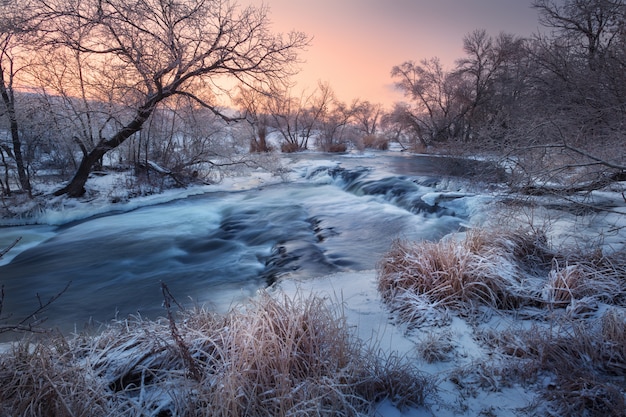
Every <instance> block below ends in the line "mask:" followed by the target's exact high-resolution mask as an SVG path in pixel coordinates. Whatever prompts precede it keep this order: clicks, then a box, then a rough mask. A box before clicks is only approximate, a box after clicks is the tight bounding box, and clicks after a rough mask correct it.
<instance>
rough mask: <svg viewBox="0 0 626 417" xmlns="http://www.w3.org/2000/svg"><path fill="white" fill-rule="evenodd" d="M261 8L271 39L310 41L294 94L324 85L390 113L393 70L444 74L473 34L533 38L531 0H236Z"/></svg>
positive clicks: (394, 97)
mask: <svg viewBox="0 0 626 417" xmlns="http://www.w3.org/2000/svg"><path fill="white" fill-rule="evenodd" d="M239 2H240V4H241V5H242V6H245V5H248V4H251V5H257V6H258V5H261V4H265V5H267V6H268V7H269V9H270V18H271V21H272V27H273V29H274V31H276V32H288V31H290V30H298V31H303V32H305V33H306V34H307V35H309V36H310V37H312V38H313V41H312V44H311V46H310V47H309V48H308V50H307V51H305V52H303V53H302V54H301V58H302V59H303V60H305V61H306V62H305V63H304V64H303V65H302V71H301V73H300V74H299V75H298V77H297V78H296V81H297V82H298V85H297V89H302V88H307V89H308V90H307V91H312V89H314V88H315V86H316V84H317V81H318V80H319V81H323V82H328V83H329V84H330V86H331V87H332V89H333V90H334V91H335V93H336V94H337V96H338V98H339V99H340V100H342V101H345V102H350V101H351V100H352V99H355V98H359V99H362V100H369V101H371V102H373V103H382V104H384V105H390V104H391V103H393V102H394V101H399V100H401V99H402V95H401V94H400V93H398V92H394V91H393V88H392V83H393V80H392V79H391V77H390V75H389V73H390V71H391V68H392V67H393V66H394V65H398V64H401V63H402V62H404V61H407V60H414V61H419V60H421V59H423V58H431V57H434V56H437V57H439V58H440V59H441V61H442V63H443V64H444V65H445V66H446V67H448V68H449V67H451V66H452V65H453V63H454V60H455V59H457V58H460V57H461V56H462V55H463V51H462V40H463V37H464V36H465V35H466V34H467V33H470V32H471V31H473V30H475V29H485V30H487V32H488V33H489V34H490V35H497V34H498V33H500V32H502V31H504V32H507V33H514V34H516V35H520V36H528V35H530V34H532V33H534V32H536V31H537V30H538V23H537V13H536V11H535V10H534V9H532V8H531V7H530V5H531V3H532V0H239Z"/></svg>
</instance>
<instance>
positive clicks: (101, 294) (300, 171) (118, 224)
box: [0, 152, 484, 332]
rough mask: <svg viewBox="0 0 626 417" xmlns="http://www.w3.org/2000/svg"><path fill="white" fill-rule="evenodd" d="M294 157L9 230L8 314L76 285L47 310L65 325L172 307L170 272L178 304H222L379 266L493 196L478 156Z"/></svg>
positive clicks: (4, 279)
mask: <svg viewBox="0 0 626 417" xmlns="http://www.w3.org/2000/svg"><path fill="white" fill-rule="evenodd" d="M293 158H294V164H295V163H297V165H294V166H297V168H296V169H295V170H294V172H293V174H292V180H291V181H288V182H281V183H277V184H274V185H269V186H264V187H261V188H255V189H252V190H247V191H216V192H208V193H205V194H202V195H197V196H193V197H189V198H185V199H180V200H176V201H172V202H168V203H165V204H158V205H152V206H147V207H142V208H139V209H136V210H133V211H129V212H124V213H119V212H110V213H107V214H105V215H99V216H97V217H93V218H88V219H84V220H80V221H74V222H70V223H67V224H63V225H60V226H57V225H55V226H52V225H37V226H20V227H10V228H8V227H7V228H2V229H0V233H2V234H3V236H0V237H2V238H4V241H3V240H2V239H0V243H2V244H4V243H6V242H8V241H10V239H12V237H13V236H17V235H19V236H22V237H23V239H24V242H25V243H27V244H28V243H29V242H30V244H29V245H28V246H27V249H23V250H22V251H20V252H19V253H18V254H17V256H15V257H14V258H13V259H11V260H10V262H8V263H7V262H6V261H5V264H4V265H2V266H0V282H1V283H2V284H3V285H4V292H5V300H4V309H3V316H4V317H7V316H10V317H11V318H20V317H23V316H24V315H26V314H28V313H30V312H31V311H32V310H33V309H34V308H36V307H37V305H38V303H39V301H38V297H39V299H40V300H41V301H42V302H45V301H47V300H48V299H49V298H50V297H51V296H53V295H54V294H56V293H57V292H59V291H60V290H62V289H63V288H64V287H65V286H66V285H68V284H69V288H68V289H67V290H66V291H65V293H63V294H62V296H61V297H60V298H59V299H58V300H56V301H55V302H54V303H53V304H52V305H51V306H50V308H49V309H48V310H47V311H46V313H45V316H46V317H47V321H46V323H45V325H46V326H47V327H58V328H59V329H61V330H62V331H64V332H69V331H74V330H81V329H82V328H83V326H85V325H86V324H88V323H90V324H91V325H98V324H100V323H106V322H108V321H110V320H111V319H114V318H123V317H126V316H127V315H129V314H140V315H142V316H144V317H150V318H154V317H157V316H162V315H164V314H165V311H164V309H163V307H162V301H163V296H162V293H161V283H162V282H163V283H166V284H167V286H168V288H169V289H170V292H171V293H172V294H173V295H174V297H175V298H176V299H177V300H178V301H179V302H180V303H181V304H184V305H186V306H192V305H194V304H196V305H204V306H207V307H208V308H215V309H218V310H225V309H227V308H228V307H229V306H230V305H232V303H236V302H239V301H241V300H242V299H245V298H246V297H249V296H252V295H254V293H255V292H256V291H257V290H258V289H260V288H263V287H266V286H268V285H271V283H272V282H274V281H276V280H278V279H294V278H297V279H306V278H307V277H314V276H320V275H327V274H332V273H334V272H339V271H364V270H371V269H373V268H375V267H376V263H377V262H378V260H379V259H380V258H381V256H382V255H383V254H384V253H385V251H387V250H388V249H389V246H390V244H391V243H392V241H393V240H394V239H397V238H406V239H412V240H421V239H430V240H434V239H439V238H441V237H442V236H444V235H446V234H448V233H451V232H455V231H458V230H462V229H463V225H464V224H465V223H466V222H468V221H469V218H470V217H471V214H472V210H474V209H476V208H477V207H479V206H480V204H481V202H482V201H483V199H484V197H483V196H480V195H473V194H470V193H467V192H465V187H464V184H466V182H467V181H468V180H469V179H470V177H471V175H472V172H473V170H475V169H476V165H475V164H478V163H473V164H474V165H472V164H470V163H468V162H463V163H461V162H459V161H451V160H444V159H442V158H434V157H425V156H411V155H405V154H403V153H399V152H396V153H374V154H372V155H370V156H369V157H354V156H353V155H345V156H332V157H331V156H329V155H319V154H317V155H316V154H306V155H298V156H294V157H293ZM482 168H484V167H482ZM482 168H481V169H482ZM459 176H462V177H464V178H459ZM11 318H9V321H11Z"/></svg>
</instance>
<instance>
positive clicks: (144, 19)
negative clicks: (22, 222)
mask: <svg viewBox="0 0 626 417" xmlns="http://www.w3.org/2000/svg"><path fill="white" fill-rule="evenodd" d="M38 6H39V10H38V11H39V15H38V16H39V18H40V19H41V22H42V24H41V26H40V39H42V40H43V47H42V50H47V51H48V52H47V53H46V57H48V59H50V57H55V56H58V57H60V61H61V59H66V58H67V57H68V56H72V57H73V59H74V60H76V62H79V63H80V68H81V80H84V82H81V85H80V88H78V89H77V91H76V94H77V95H82V96H85V97H86V98H87V100H91V99H92V98H93V100H97V99H98V97H99V96H101V95H102V91H101V90H102V86H103V85H106V88H107V95H108V97H109V98H112V99H113V100H112V101H113V102H114V103H115V105H116V106H117V107H118V108H124V109H125V111H124V112H116V113H115V114H114V116H111V117H110V118H109V119H110V120H107V123H105V124H104V125H102V126H101V127H100V128H99V129H98V137H97V138H96V141H95V144H94V146H93V147H92V149H90V150H89V152H87V153H85V154H84V155H83V157H82V160H81V162H80V164H79V166H78V169H77V170H76V172H75V174H74V176H73V178H72V179H71V181H70V182H69V183H68V184H67V185H66V186H65V187H63V188H62V189H60V190H58V191H56V193H55V194H56V195H63V194H67V195H68V196H70V197H78V196H81V195H83V194H84V193H85V183H86V182H87V179H88V176H89V173H90V172H91V170H92V168H93V167H94V166H95V165H96V164H98V162H99V161H101V160H102V158H103V157H104V155H105V154H106V153H107V152H109V151H111V150H113V149H115V148H117V147H118V146H120V145H121V144H122V143H124V141H126V140H127V139H128V138H130V137H131V136H133V135H134V134H135V133H137V132H138V131H140V130H141V129H142V126H143V125H144V123H146V121H147V120H148V119H149V118H150V116H151V115H152V114H153V112H154V110H155V109H156V108H157V107H158V106H159V104H162V103H164V102H165V101H166V100H168V99H171V98H173V97H175V96H185V97H187V98H190V99H192V100H193V101H195V102H196V103H198V104H199V105H201V106H204V107H206V108H208V109H210V110H212V111H213V112H215V113H216V114H218V115H219V114H220V113H219V108H218V107H217V106H216V105H215V96H216V95H217V94H218V93H219V94H223V93H225V92H226V93H228V90H229V88H232V87H234V86H235V85H237V84H241V83H243V84H246V85H249V86H259V85H269V84H275V83H279V82H282V80H285V79H287V78H288V77H289V76H290V75H292V74H293V72H294V71H295V64H297V52H298V51H299V50H300V49H301V48H303V47H305V46H306V45H307V43H308V38H307V37H306V35H305V34H303V33H301V32H291V33H288V34H285V35H283V34H280V35H277V34H273V33H272V32H271V31H270V27H269V26H270V21H269V18H268V10H267V9H266V8H264V7H261V8H255V7H247V8H241V7H239V6H238V5H237V4H236V3H234V2H231V1H229V0H130V1H129V0H38ZM64 57H65V58H64ZM54 65H56V67H55V68H56V69H57V70H58V68H61V66H62V65H63V62H58V63H55V62H51V63H47V64H46V66H47V67H48V68H52V67H53V66H54ZM99 80H106V82H105V84H102V83H100V82H99ZM224 117H226V116H224Z"/></svg>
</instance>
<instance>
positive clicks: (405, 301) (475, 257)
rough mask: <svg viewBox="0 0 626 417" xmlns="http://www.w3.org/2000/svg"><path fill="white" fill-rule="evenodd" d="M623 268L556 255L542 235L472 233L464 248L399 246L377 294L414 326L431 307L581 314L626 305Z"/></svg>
mask: <svg viewBox="0 0 626 417" xmlns="http://www.w3.org/2000/svg"><path fill="white" fill-rule="evenodd" d="M624 265H626V262H624V259H622V258H620V257H619V256H618V255H615V256H613V257H608V256H602V255H601V254H598V253H582V252H579V251H574V250H562V251H557V250H554V249H553V248H551V247H550V246H549V245H548V243H547V239H546V237H545V234H544V233H542V232H540V231H536V230H535V231H526V230H517V231H502V230H496V231H493V232H487V231H484V230H470V231H469V232H467V233H466V235H465V238H464V239H463V240H459V241H457V240H454V239H444V240H441V241H439V242H426V241H425V242H406V241H397V242H395V243H394V244H393V246H392V247H391V249H390V251H389V252H388V253H387V254H386V255H385V256H384V258H383V260H382V261H381V262H380V263H379V267H378V290H379V292H380V293H381V296H382V298H383V300H384V301H385V302H386V303H387V304H388V305H389V307H390V309H391V310H392V311H393V312H394V313H396V314H397V316H398V317H399V318H400V319H401V320H402V321H405V322H408V323H409V324H410V325H419V324H420V323H423V322H427V321H428V320H427V319H426V318H425V315H424V313H425V312H426V311H428V310H429V308H428V306H430V307H433V308H439V309H441V308H452V309H456V310H467V309H473V308H475V307H476V306H488V307H491V308H495V309H499V310H519V309H520V308H523V307H529V306H532V307H540V308H544V309H545V311H548V310H552V309H554V308H569V309H570V311H571V312H572V313H573V314H577V313H576V311H577V309H579V308H581V307H582V310H581V312H582V313H584V312H585V309H588V308H593V304H594V302H597V301H602V302H608V303H617V304H624V301H626V280H625V279H624V276H626V275H625V273H626V271H625V267H624Z"/></svg>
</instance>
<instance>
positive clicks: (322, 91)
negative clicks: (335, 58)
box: [268, 82, 334, 152]
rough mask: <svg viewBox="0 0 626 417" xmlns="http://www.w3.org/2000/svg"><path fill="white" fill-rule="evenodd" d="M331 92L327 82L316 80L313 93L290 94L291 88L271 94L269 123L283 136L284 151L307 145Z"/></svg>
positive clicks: (318, 123)
mask: <svg viewBox="0 0 626 417" xmlns="http://www.w3.org/2000/svg"><path fill="white" fill-rule="evenodd" d="M333 100H334V93H333V91H332V89H331V88H330V86H329V85H328V84H327V83H321V82H320V83H318V88H316V89H315V90H314V91H313V92H312V93H310V94H308V93H307V92H306V91H304V90H303V91H302V92H301V93H300V96H298V97H296V96H293V95H291V90H290V89H285V90H283V92H279V93H275V94H272V96H271V98H270V100H269V103H268V109H269V113H270V116H271V119H272V124H273V126H274V127H275V128H276V130H277V131H278V132H279V133H280V135H281V136H282V138H283V141H284V143H283V146H282V151H283V152H298V151H302V150H306V149H308V147H309V140H310V139H311V137H312V136H313V134H314V133H316V131H319V128H320V123H321V121H322V120H323V118H324V117H325V115H326V114H327V113H328V111H329V108H330V106H331V104H332V102H333Z"/></svg>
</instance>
